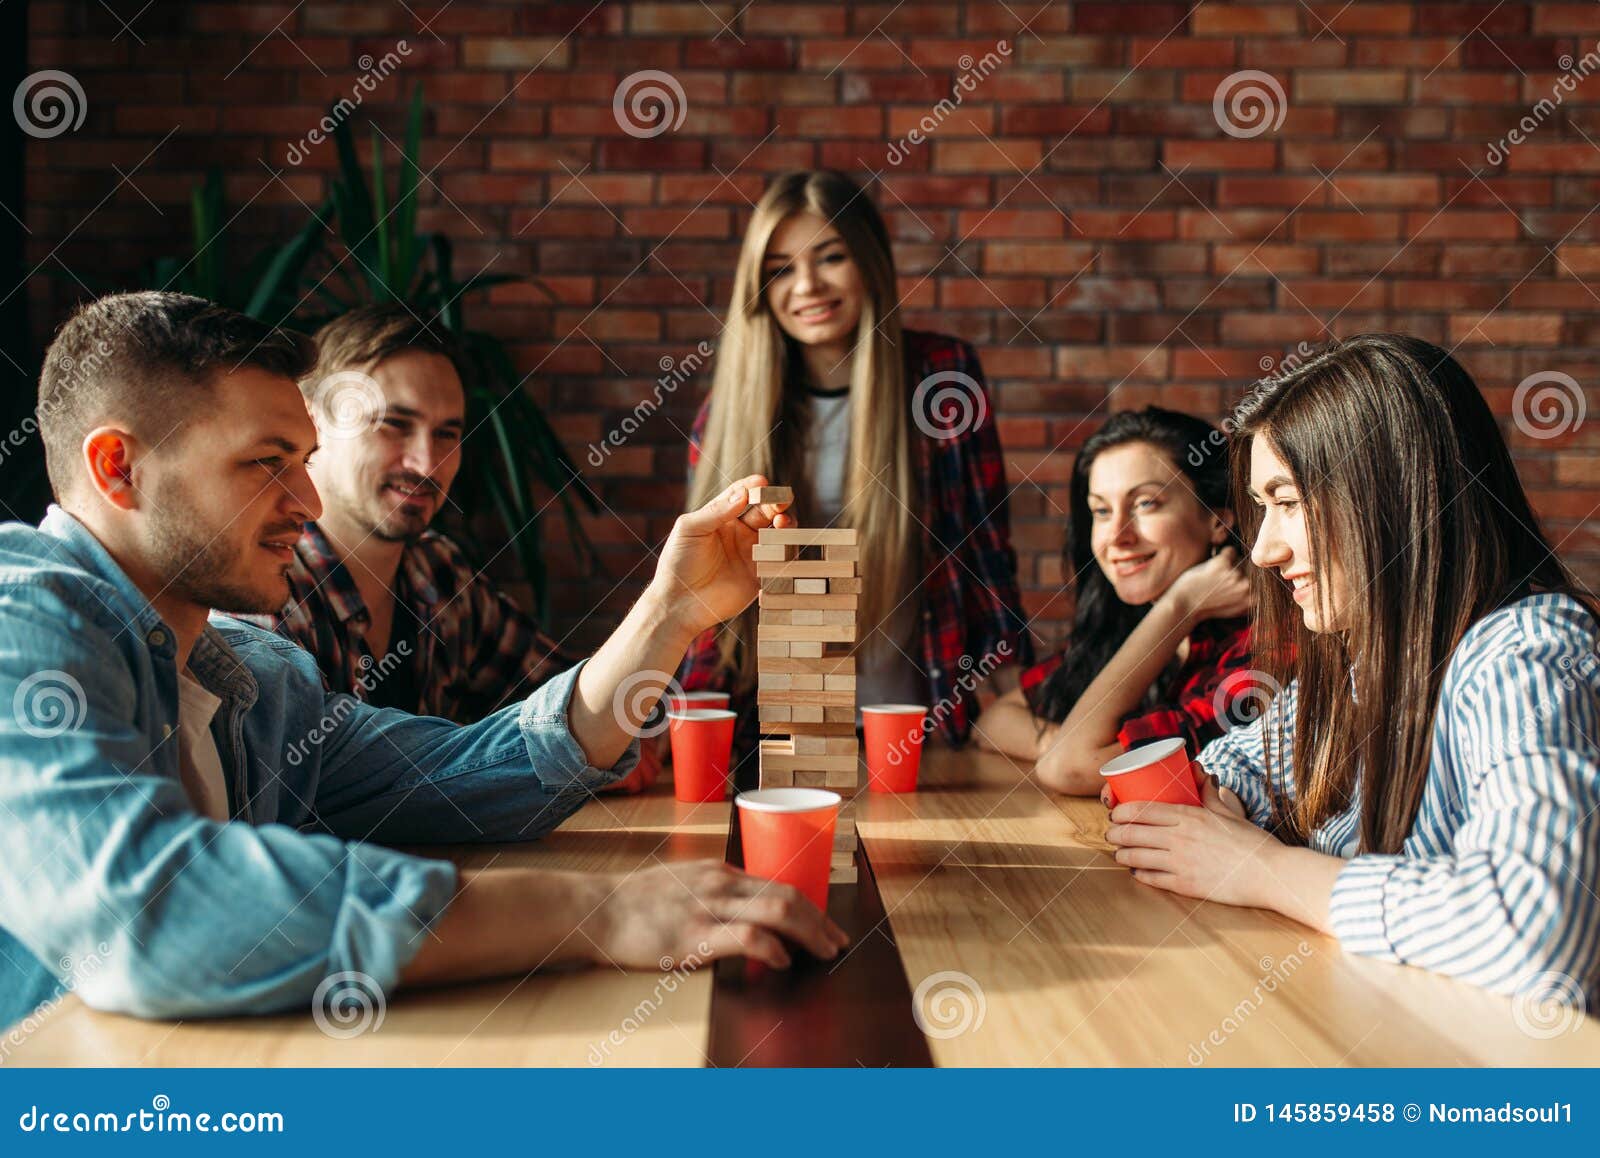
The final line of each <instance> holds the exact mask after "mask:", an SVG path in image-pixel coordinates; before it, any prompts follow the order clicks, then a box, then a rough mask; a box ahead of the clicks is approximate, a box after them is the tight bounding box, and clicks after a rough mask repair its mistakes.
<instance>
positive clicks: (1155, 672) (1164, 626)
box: [1061, 600, 1191, 750]
mask: <svg viewBox="0 0 1600 1158" xmlns="http://www.w3.org/2000/svg"><path fill="white" fill-rule="evenodd" d="M1190 626H1191V625H1190V622H1189V616H1188V614H1187V613H1186V612H1184V611H1183V610H1182V609H1181V608H1179V607H1177V606H1176V605H1174V604H1172V603H1169V602H1166V601H1164V600H1157V601H1156V603H1155V605H1154V606H1153V607H1151V608H1150V610H1149V612H1148V613H1146V615H1145V617H1144V618H1143V619H1142V620H1140V621H1139V625H1138V626H1137V627H1135V628H1134V629H1133V631H1132V633H1131V634H1130V635H1129V636H1128V638H1127V639H1126V640H1124V641H1123V643H1122V646H1121V647H1119V648H1118V649H1117V653H1116V654H1115V655H1113V656H1112V657H1111V660H1110V662H1109V663H1107V664H1106V666H1105V667H1103V668H1101V669H1100V674H1098V675H1097V676H1095V677H1094V679H1093V680H1092V681H1091V682H1090V684H1089V686H1088V687H1087V688H1085V689H1084V693H1083V695H1081V696H1079V697H1078V702H1077V703H1076V704H1074V705H1073V706H1072V710H1071V711H1070V712H1068V713H1067V718H1066V719H1065V720H1063V721H1062V723H1061V740H1062V741H1063V742H1064V743H1066V744H1067V745H1069V746H1071V747H1074V748H1083V749H1096V750H1098V749H1100V748H1104V747H1106V746H1108V745H1110V744H1113V743H1115V742H1116V739H1117V732H1118V731H1119V730H1120V729H1121V728H1122V721H1123V720H1125V719H1127V718H1128V716H1129V715H1130V714H1131V713H1132V712H1133V711H1134V710H1135V709H1136V708H1137V707H1138V706H1139V703H1140V701H1141V700H1143V699H1144V695H1145V693H1146V692H1147V691H1149V690H1150V685H1151V684H1153V683H1155V681H1156V678H1157V677H1158V676H1159V675H1160V674H1161V672H1162V669H1164V668H1165V667H1166V666H1167V664H1169V663H1170V662H1172V657H1173V656H1175V655H1176V654H1177V653H1178V647H1179V645H1180V644H1182V643H1183V641H1184V639H1185V637H1186V636H1188V634H1189V631H1190Z"/></svg>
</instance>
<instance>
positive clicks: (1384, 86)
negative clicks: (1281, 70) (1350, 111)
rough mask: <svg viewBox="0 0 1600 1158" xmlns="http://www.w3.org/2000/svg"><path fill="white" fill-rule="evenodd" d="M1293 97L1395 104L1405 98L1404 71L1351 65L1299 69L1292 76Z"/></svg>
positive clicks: (1369, 103) (1371, 103)
mask: <svg viewBox="0 0 1600 1158" xmlns="http://www.w3.org/2000/svg"><path fill="white" fill-rule="evenodd" d="M1294 99H1295V100H1296V101H1324V102H1327V103H1329V104H1344V105H1397V104H1401V103H1403V102H1404V101H1405V99H1406V74H1405V73H1403V72H1357V71H1355V70H1353V69H1340V70H1338V71H1327V72H1323V71H1321V70H1310V71H1306V72H1301V73H1297V74H1296V75H1295V78H1294Z"/></svg>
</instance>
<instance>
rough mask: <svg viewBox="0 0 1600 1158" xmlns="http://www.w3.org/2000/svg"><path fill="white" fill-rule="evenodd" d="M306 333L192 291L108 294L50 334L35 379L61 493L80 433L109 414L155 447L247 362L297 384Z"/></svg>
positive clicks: (49, 464)
mask: <svg viewBox="0 0 1600 1158" xmlns="http://www.w3.org/2000/svg"><path fill="white" fill-rule="evenodd" d="M315 359H316V351H315V349H314V348H313V346H312V344H311V339H309V338H307V337H305V336H304V335H302V334H296V333H293V332H291V331H289V330H280V329H277V328H275V327H273V326H269V325H267V323H265V322H262V321H258V320H257V319H255V318H252V317H249V316H247V315H245V314H241V313H239V312H238V311H237V310H230V309H228V308H227V307H226V306H219V305H217V304H216V303H215V302H209V301H206V300H205V299H204V298H198V297H194V296H192V295H190V294H180V293H166V292H162V291H159V290H148V291H144V292H140V293H125V294H111V295H108V296H106V297H103V298H97V299H95V300H94V301H91V302H88V303H86V304H85V305H82V306H80V307H78V309H77V310H76V311H75V312H74V313H73V315H72V316H71V317H70V318H68V319H67V321H66V322H65V324H63V325H62V327H61V328H60V329H59V330H57V331H56V335H55V338H54V339H53V340H52V341H51V343H50V348H49V349H48V350H46V351H45V355H44V368H43V370H42V371H41V373H40V375H39V411H38V415H39V436H40V440H41V441H42V442H43V443H44V457H45V469H46V471H47V472H48V473H49V476H50V487H51V489H52V490H53V491H54V492H55V495H56V497H57V498H58V499H59V498H61V497H62V495H63V494H64V493H65V492H66V490H67V489H68V487H69V486H70V484H71V483H72V481H73V480H74V479H76V478H77V477H78V470H79V468H78V456H79V453H80V451H81V448H82V446H83V439H84V436H85V435H87V434H88V433H89V431H91V430H93V429H94V428H95V427H96V426H98V425H100V424H101V423H103V422H105V421H107V420H108V419H113V418H115V419H121V420H123V421H126V422H129V423H131V424H134V425H135V426H136V427H137V429H136V430H135V433H137V434H139V435H140V437H141V438H147V439H148V440H149V441H150V442H151V443H152V444H154V443H159V442H161V441H163V440H165V439H166V438H167V437H169V436H170V435H171V434H172V433H173V432H174V431H175V430H177V429H178V428H179V427H180V426H181V425H183V423H184V422H185V421H186V419H187V418H188V417H189V416H190V415H192V414H194V413H196V411H197V403H198V402H200V401H201V400H202V399H203V396H204V395H205V393H206V392H208V391H209V390H210V389H211V387H212V385H213V384H214V383H215V381H216V380H217V378H218V377H219V376H221V375H225V374H229V373H232V372H233V371H235V370H239V369H242V368H244V367H246V366H250V367H254V368H255V369H259V370H264V371H266V372H267V373H269V374H281V375H282V376H283V377H285V378H288V379H290V380H291V381H296V380H298V379H299V378H300V377H301V376H302V375H303V374H304V373H305V372H306V370H307V369H308V368H309V367H310V366H311V365H312V363H313V362H314V361H315Z"/></svg>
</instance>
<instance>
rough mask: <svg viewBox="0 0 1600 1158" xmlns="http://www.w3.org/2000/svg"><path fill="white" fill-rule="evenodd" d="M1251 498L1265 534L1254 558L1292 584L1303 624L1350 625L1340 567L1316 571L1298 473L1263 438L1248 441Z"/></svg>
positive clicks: (1326, 627) (1314, 626)
mask: <svg viewBox="0 0 1600 1158" xmlns="http://www.w3.org/2000/svg"><path fill="white" fill-rule="evenodd" d="M1250 497H1251V498H1253V499H1255V501H1256V502H1257V503H1258V504H1260V506H1261V529H1260V530H1259V531H1258V532H1257V533H1256V542H1255V546H1254V547H1253V548H1252V549H1251V551H1250V559H1251V561H1252V562H1253V563H1255V565H1256V566H1257V567H1260V568H1261V569H1262V570H1263V571H1267V570H1272V571H1276V572H1277V573H1278V576H1279V578H1281V579H1283V580H1284V582H1286V583H1288V584H1289V586H1290V588H1291V590H1292V593H1293V597H1294V601H1295V603H1296V604H1298V605H1299V607H1300V614H1301V617H1302V618H1303V619H1304V620H1305V625H1306V627H1307V628H1309V629H1310V630H1312V631H1339V630H1342V628H1343V627H1344V626H1345V625H1346V623H1347V613H1348V607H1347V590H1346V585H1345V580H1344V573H1343V572H1342V571H1341V570H1340V569H1339V566H1338V564H1337V563H1334V562H1332V561H1330V562H1329V563H1328V565H1327V566H1326V567H1321V568H1318V567H1315V566H1313V564H1312V561H1311V539H1310V535H1309V533H1308V531H1307V526H1306V511H1305V501H1304V496H1303V495H1302V494H1301V492H1300V486H1299V484H1298V483H1297V482H1295V480H1294V474H1293V472H1292V471H1291V470H1290V469H1289V467H1288V464H1286V463H1285V462H1284V461H1283V460H1282V459H1281V458H1279V457H1278V454H1277V452H1276V451H1275V450H1273V449H1272V444H1271V443H1269V442H1268V441H1267V439H1266V437H1265V436H1264V435H1260V434H1258V435H1256V436H1255V437H1254V438H1252V439H1251V440H1250Z"/></svg>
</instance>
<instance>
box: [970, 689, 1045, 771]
mask: <svg viewBox="0 0 1600 1158" xmlns="http://www.w3.org/2000/svg"><path fill="white" fill-rule="evenodd" d="M1045 726H1046V725H1045V724H1044V723H1043V722H1042V721H1040V720H1039V718H1038V717H1036V716H1035V715H1034V714H1033V712H1032V711H1031V710H1030V709H1029V707H1028V705H1027V704H1026V703H1024V702H1020V700H1013V699H1011V698H1009V697H1002V698H1000V699H998V700H996V701H995V702H994V703H992V704H990V705H989V706H988V707H987V708H985V709H984V711H983V714H982V715H981V716H979V717H978V721H977V723H976V724H974V725H973V727H974V729H975V730H976V731H977V732H978V734H979V735H980V736H982V738H983V740H984V741H985V742H986V743H987V744H988V745H989V746H990V747H991V748H993V749H994V750H995V751H996V752H1001V753H1003V754H1005V755H1007V756H1011V757H1014V758H1015V759H1018V760H1032V759H1033V758H1034V756H1035V755H1036V754H1037V752H1038V750H1039V731H1040V729H1041V728H1042V727H1045Z"/></svg>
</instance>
